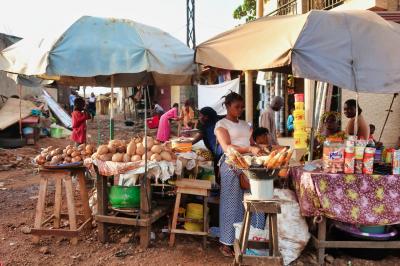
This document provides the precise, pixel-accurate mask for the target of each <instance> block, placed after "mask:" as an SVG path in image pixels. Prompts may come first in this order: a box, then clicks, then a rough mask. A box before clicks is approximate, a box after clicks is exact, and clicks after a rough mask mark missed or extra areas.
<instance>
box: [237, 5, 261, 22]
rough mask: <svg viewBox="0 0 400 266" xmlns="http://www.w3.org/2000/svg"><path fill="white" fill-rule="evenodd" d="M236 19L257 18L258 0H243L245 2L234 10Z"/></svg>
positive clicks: (249, 19) (247, 20) (247, 19)
mask: <svg viewBox="0 0 400 266" xmlns="http://www.w3.org/2000/svg"><path fill="white" fill-rule="evenodd" d="M233 18H234V19H242V18H246V22H249V21H252V20H255V19H256V0H243V4H242V5H240V6H238V7H237V8H236V9H235V11H233Z"/></svg>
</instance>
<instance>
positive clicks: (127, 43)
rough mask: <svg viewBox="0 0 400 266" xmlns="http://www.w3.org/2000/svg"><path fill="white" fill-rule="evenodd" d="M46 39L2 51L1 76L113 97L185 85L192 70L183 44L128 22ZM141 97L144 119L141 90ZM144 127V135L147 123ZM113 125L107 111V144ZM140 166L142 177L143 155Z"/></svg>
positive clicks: (98, 21) (104, 21)
mask: <svg viewBox="0 0 400 266" xmlns="http://www.w3.org/2000/svg"><path fill="white" fill-rule="evenodd" d="M46 36H51V37H40V38H38V39H36V40H32V39H23V40H21V41H19V42H17V43H16V44H14V45H12V46H10V47H7V48H6V49H4V50H3V51H1V53H0V70H3V71H6V72H9V73H14V74H23V75H26V76H34V77H40V78H42V79H50V80H56V81H57V82H58V83H59V84H65V85H76V86H105V87H111V89H112V90H111V91H113V87H114V86H118V87H131V86H137V85H145V86H146V85H152V84H154V85H156V86H167V85H190V84H191V82H192V80H191V79H192V76H193V74H194V73H195V69H196V68H195V64H194V63H193V57H194V52H193V50H191V49H190V48H188V47H187V46H186V45H185V44H184V43H182V42H181V41H179V40H177V39H176V38H174V37H172V36H171V35H170V34H168V33H166V32H164V31H162V30H160V29H157V28H154V27H151V26H147V25H144V24H141V23H137V22H134V21H132V20H127V19H115V18H98V17H90V16H83V17H81V18H80V19H78V20H77V21H76V22H74V23H73V24H72V25H71V26H69V27H68V28H66V29H64V30H62V31H60V32H59V33H55V34H46ZM144 97H145V109H146V111H145V119H146V115H147V98H146V90H145V94H144ZM111 99H113V93H111ZM111 102H113V101H111ZM144 124H145V126H144V131H145V135H147V124H146V120H145V123H144ZM113 125H114V120H113V108H111V115H110V138H111V139H113V137H114V130H113V129H114V126H113ZM145 146H146V147H147V138H145ZM145 162H146V163H145V172H146V173H147V153H146V155H145Z"/></svg>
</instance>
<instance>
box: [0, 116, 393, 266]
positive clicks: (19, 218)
mask: <svg viewBox="0 0 400 266" xmlns="http://www.w3.org/2000/svg"><path fill="white" fill-rule="evenodd" d="M97 119H98V121H95V122H89V125H88V128H89V131H88V138H89V142H93V143H96V142H97V138H98V136H100V138H101V142H105V141H107V139H108V121H107V120H106V119H105V118H104V117H100V118H97ZM98 126H99V128H100V130H99V131H98V130H97V127H98ZM142 128H143V127H140V126H139V127H137V129H136V130H134V129H133V128H132V127H126V126H125V125H124V124H123V123H122V121H117V122H116V131H115V132H116V138H120V137H123V138H128V137H130V136H133V135H135V134H136V132H138V131H141V130H142ZM69 143H70V141H69V140H68V139H52V138H43V139H41V140H40V141H39V142H38V143H37V144H36V145H35V146H26V147H24V148H20V149H15V150H12V152H13V153H15V154H17V155H20V156H31V157H32V158H33V157H34V156H35V155H36V154H37V153H38V152H39V151H40V149H41V148H42V147H47V146H49V145H52V146H60V147H62V146H66V145H67V144H69ZM38 183H39V178H38V175H37V174H36V173H35V170H34V168H33V167H32V166H30V165H27V166H25V167H24V168H22V169H21V168H19V169H15V168H11V169H9V170H7V171H0V266H2V265H229V264H231V263H232V259H231V258H224V257H223V256H222V255H221V254H220V253H219V251H218V242H217V241H216V240H215V239H210V241H209V244H208V248H207V250H203V249H202V248H201V240H200V239H199V238H196V237H192V236H178V237H177V241H176V246H175V247H174V248H170V247H169V246H168V234H167V233H162V231H161V229H162V228H163V227H165V226H166V225H167V220H166V219H164V220H160V221H159V222H158V223H157V224H156V226H154V229H153V232H154V236H155V237H154V239H153V240H152V244H151V247H150V248H149V249H147V250H142V249H140V248H139V246H138V242H139V241H138V238H137V233H136V232H135V230H134V228H132V227H122V226H121V227H114V228H113V229H112V234H111V242H110V243H109V244H102V243H100V242H99V241H97V230H96V227H95V226H94V228H93V229H92V230H91V231H90V232H87V233H86V234H84V235H83V236H82V237H81V238H80V241H79V243H78V245H76V246H72V245H71V244H70V243H69V242H68V241H67V240H66V239H60V238H55V237H44V238H42V239H41V242H40V244H33V243H32V241H31V235H30V234H29V227H31V226H32V225H33V221H34V214H35V206H36V201H37V194H38ZM92 184H93V183H89V184H88V186H89V187H90V186H92ZM53 198H54V187H53V185H52V184H51V185H50V188H49V192H48V199H49V200H47V207H48V208H47V209H48V212H49V211H50V210H51V207H52V199H53ZM78 207H79V206H78ZM329 262H330V263H329V264H331V265H346V266H347V265H400V260H399V258H398V257H393V256H389V257H386V258H385V259H383V260H381V261H367V260H361V259H355V258H352V257H348V256H345V255H339V256H337V257H336V258H333V257H330V260H329ZM292 265H297V266H302V265H316V256H315V251H314V250H312V249H311V248H307V249H306V251H304V252H303V254H302V256H301V257H300V258H299V259H298V260H297V261H295V262H294V263H293V264H292Z"/></svg>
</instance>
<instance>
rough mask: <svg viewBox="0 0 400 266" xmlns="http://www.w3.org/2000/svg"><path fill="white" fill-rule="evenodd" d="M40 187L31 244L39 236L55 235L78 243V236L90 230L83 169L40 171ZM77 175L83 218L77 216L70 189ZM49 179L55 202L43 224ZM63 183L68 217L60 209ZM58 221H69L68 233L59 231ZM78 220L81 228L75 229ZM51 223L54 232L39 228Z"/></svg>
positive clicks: (65, 230)
mask: <svg viewBox="0 0 400 266" xmlns="http://www.w3.org/2000/svg"><path fill="white" fill-rule="evenodd" d="M39 174H40V188H39V198H38V202H37V206H36V214H35V225H34V228H32V230H31V233H32V235H33V242H34V243H38V242H39V237H40V236H42V235H55V236H63V237H69V238H71V243H72V244H73V245H75V244H77V243H78V236H79V233H80V231H82V229H84V228H86V226H88V227H91V223H90V222H91V221H92V212H91V210H90V207H89V200H88V193H87V190H86V186H85V168H72V169H40V170H39ZM73 175H76V176H77V178H78V181H79V191H80V196H81V202H82V207H83V215H79V214H76V211H75V200H74V191H73V187H72V176H73ZM49 178H54V179H55V189H56V191H55V202H54V214H53V215H51V216H50V217H49V218H47V219H46V220H45V221H43V222H42V220H43V216H44V212H45V208H46V193H47V185H48V181H49ZM62 181H64V185H65V194H66V198H67V207H68V214H62V213H61V206H62ZM61 218H68V219H69V230H67V229H60V222H61ZM77 218H78V219H79V220H81V221H82V222H83V223H82V225H81V226H80V227H79V228H77V223H78V220H77ZM51 220H53V228H54V229H46V228H43V227H42V226H43V225H45V224H46V223H48V222H50V221H51Z"/></svg>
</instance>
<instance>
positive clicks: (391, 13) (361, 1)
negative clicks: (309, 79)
mask: <svg viewBox="0 0 400 266" xmlns="http://www.w3.org/2000/svg"><path fill="white" fill-rule="evenodd" d="M311 9H324V10H350V9H360V10H371V11H375V12H377V13H378V14H379V15H381V16H382V17H383V18H385V19H386V20H391V21H395V22H397V23H400V11H399V10H400V0H264V10H263V14H264V16H275V15H294V14H302V13H306V12H308V11H309V10H311ZM399 86H400V84H399ZM309 89H310V88H308V89H307V86H305V91H304V92H305V95H306V97H307V95H311V93H310V91H309ZM350 98H355V93H353V92H351V91H346V90H341V93H340V102H341V106H343V103H344V102H345V101H346V100H348V99H350ZM392 99H393V95H384V94H368V93H361V94H360V95H359V102H360V106H361V107H362V108H363V110H364V115H365V117H366V118H367V120H368V122H369V123H371V124H374V125H375V126H376V132H375V137H376V138H379V135H380V133H381V130H382V127H383V124H384V122H385V118H386V115H387V113H388V109H389V106H390V103H391V101H392ZM306 101H307V99H306ZM392 110H393V112H391V114H390V117H389V120H388V122H387V124H386V127H385V130H384V133H383V135H382V141H383V142H384V144H385V145H386V146H393V145H395V144H396V143H397V141H398V138H399V137H400V97H397V98H396V99H395V100H394V103H393V107H392ZM346 124H347V119H346V117H344V116H343V115H342V125H346Z"/></svg>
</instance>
